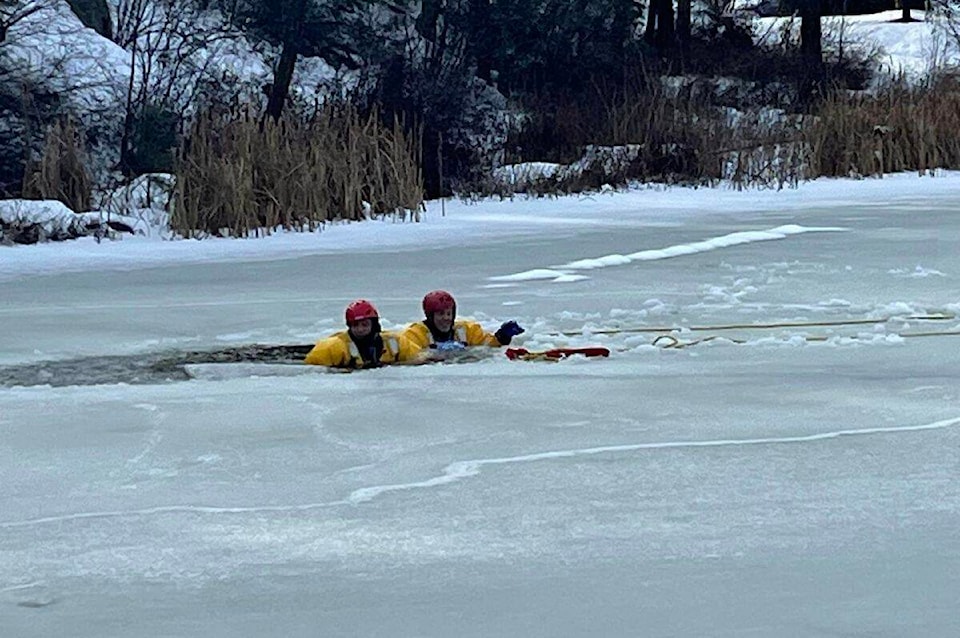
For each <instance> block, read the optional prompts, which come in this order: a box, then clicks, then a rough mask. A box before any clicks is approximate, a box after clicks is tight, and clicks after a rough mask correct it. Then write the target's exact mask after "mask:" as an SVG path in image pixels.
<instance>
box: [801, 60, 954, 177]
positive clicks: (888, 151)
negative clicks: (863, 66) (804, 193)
mask: <svg viewBox="0 0 960 638" xmlns="http://www.w3.org/2000/svg"><path fill="white" fill-rule="evenodd" d="M803 139H804V143H805V144H806V146H807V147H808V148H809V149H810V157H811V172H812V173H813V175H814V176H820V175H826V176H848V175H883V174H884V173H891V172H899V171H908V170H916V171H920V172H923V171H929V170H933V169H937V168H947V169H955V168H960V85H958V83H957V82H956V80H955V79H951V78H949V77H940V78H937V79H936V80H934V81H932V82H930V83H927V84H923V85H909V84H907V83H905V82H894V83H891V84H890V85H889V86H887V87H885V88H883V89H882V90H881V91H878V92H876V93H874V94H861V95H852V94H847V93H841V92H835V93H832V94H830V95H828V96H827V97H826V98H825V99H824V101H823V103H822V105H821V106H820V108H819V109H818V112H817V117H816V118H815V119H814V121H813V123H812V124H811V125H810V126H808V127H806V128H805V129H804V131H803Z"/></svg>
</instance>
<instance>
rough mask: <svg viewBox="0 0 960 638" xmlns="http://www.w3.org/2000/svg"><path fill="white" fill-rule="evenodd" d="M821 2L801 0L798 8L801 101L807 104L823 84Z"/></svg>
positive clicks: (818, 0)
mask: <svg viewBox="0 0 960 638" xmlns="http://www.w3.org/2000/svg"><path fill="white" fill-rule="evenodd" d="M820 1H821V0H802V1H801V8H800V58H801V60H802V62H803V69H804V73H803V85H802V86H801V87H800V96H801V99H802V100H803V101H805V102H808V101H809V100H810V99H811V98H812V97H813V96H814V94H815V93H816V92H817V91H819V89H820V85H821V84H822V82H823V32H822V30H821V27H820V19H821V17H822V6H821V4H820Z"/></svg>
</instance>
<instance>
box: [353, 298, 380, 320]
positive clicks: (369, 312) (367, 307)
mask: <svg viewBox="0 0 960 638" xmlns="http://www.w3.org/2000/svg"><path fill="white" fill-rule="evenodd" d="M346 318H347V325H350V324H351V323H354V322H356V321H363V320H364V319H379V318H380V315H379V313H377V309H376V308H374V307H373V304H372V303H370V302H369V301H367V300H366V299H357V300H356V301H354V302H353V303H351V304H350V305H349V306H347V312H346Z"/></svg>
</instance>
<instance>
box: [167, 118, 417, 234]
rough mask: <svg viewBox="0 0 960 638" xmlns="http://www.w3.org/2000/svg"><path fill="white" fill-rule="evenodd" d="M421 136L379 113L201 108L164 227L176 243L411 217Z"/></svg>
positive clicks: (186, 144) (182, 157)
mask: <svg viewBox="0 0 960 638" xmlns="http://www.w3.org/2000/svg"><path fill="white" fill-rule="evenodd" d="M419 153H420V140H419V139H418V137H417V136H416V135H408V134H407V133H405V132H404V129H403V126H402V125H401V124H400V123H399V122H395V123H394V124H393V126H392V127H387V126H385V125H383V124H382V123H381V121H380V118H379V116H378V114H377V113H375V112H374V113H370V114H369V115H366V116H363V115H361V114H360V113H359V112H358V111H357V109H355V108H354V107H352V106H350V105H343V104H339V105H333V104H330V105H327V106H324V107H322V108H321V109H319V110H318V111H317V112H316V114H315V115H314V116H313V117H312V118H310V119H309V120H308V121H302V120H298V119H295V118H293V117H287V118H285V119H282V120H280V121H279V122H275V121H273V120H271V119H265V120H261V119H258V118H256V117H254V115H253V114H252V112H251V111H250V110H243V111H236V112H232V113H214V112H208V113H206V114H204V115H203V116H201V117H198V118H197V120H196V121H195V122H194V124H193V126H192V128H191V129H190V131H189V133H188V135H187V136H186V139H185V142H184V144H183V148H182V150H181V151H180V153H179V157H178V162H177V169H176V177H177V181H176V184H177V185H176V190H175V192H174V197H173V200H172V206H173V210H172V213H171V226H172V228H173V230H175V231H176V232H178V233H179V234H181V235H183V236H184V237H202V236H207V235H217V236H230V237H247V236H251V235H259V234H261V233H270V232H271V231H272V230H273V229H276V228H284V229H290V230H313V229H315V228H317V227H318V226H320V225H322V224H323V223H324V222H326V221H331V220H359V219H364V218H366V217H369V216H372V215H389V214H397V215H401V216H403V217H406V216H407V215H410V216H413V217H416V216H417V215H418V214H419V213H418V211H419V209H420V207H421V205H422V202H423V187H422V181H423V180H422V176H421V171H420V162H419V160H420V157H419Z"/></svg>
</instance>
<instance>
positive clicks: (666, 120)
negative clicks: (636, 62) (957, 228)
mask: <svg viewBox="0 0 960 638" xmlns="http://www.w3.org/2000/svg"><path fill="white" fill-rule="evenodd" d="M554 99H557V98H554ZM735 106H736V108H734V105H731V106H726V107H725V106H721V105H718V98H717V87H716V86H713V85H711V82H710V81H703V80H700V81H694V82H690V83H679V82H678V83H677V84H675V85H673V86H670V85H665V84H662V83H660V82H645V83H641V84H636V85H635V86H633V87H632V88H631V89H627V90H620V91H618V92H617V93H615V94H613V95H612V96H609V95H605V94H604V93H603V92H602V91H598V95H597V96H596V97H595V98H594V99H586V100H585V99H575V100H574V99H571V100H569V101H566V102H563V103H560V104H557V108H556V110H555V111H553V112H552V113H551V114H548V116H539V117H538V116H535V122H534V125H533V126H532V127H531V128H530V129H528V132H527V133H528V135H529V136H528V137H527V138H526V139H524V138H523V136H520V137H519V138H517V139H515V140H514V148H515V149H522V150H523V152H524V153H522V154H521V153H518V152H516V151H515V152H514V155H513V156H512V157H510V156H508V161H526V160H530V159H543V157H542V156H541V157H540V158H535V157H532V156H531V155H532V154H535V153H536V150H537V149H538V147H539V149H540V151H541V152H543V151H546V154H547V155H548V157H549V159H550V160H553V161H559V162H561V163H565V164H567V167H566V168H563V169H561V170H558V171H556V172H554V173H553V174H552V176H550V177H538V176H531V177H530V178H529V179H520V180H515V181H514V182H513V183H509V184H502V183H496V182H494V183H490V184H485V185H483V188H484V189H485V190H487V191H488V192H492V193H496V194H500V195H512V194H513V193H514V192H517V191H524V192H527V193H532V194H537V195H544V194H557V193H564V192H577V191H581V190H592V189H596V188H599V187H600V186H601V185H603V184H611V185H623V184H626V183H627V182H630V181H641V182H666V183H688V184H712V183H715V182H717V181H718V180H726V181H729V182H730V183H732V184H733V185H734V186H735V187H738V188H746V187H776V188H782V187H784V186H788V185H795V184H796V183H798V182H799V181H802V180H807V179H814V178H817V177H821V176H831V177H833V176H837V177H850V176H853V177H859V176H865V175H883V174H884V173H889V172H899V171H907V170H916V171H921V172H923V171H929V170H933V169H936V168H948V169H954V168H960V80H958V78H951V77H949V76H940V77H938V78H936V79H935V80H931V81H930V82H927V83H924V84H921V85H911V84H908V83H906V82H904V81H892V82H890V83H888V84H887V85H886V86H883V87H881V88H879V89H875V90H872V91H846V90H840V89H837V90H833V91H829V92H827V93H826V95H825V97H824V98H823V99H822V100H820V102H819V103H818V104H816V105H814V107H813V108H812V109H811V112H809V113H807V114H800V113H796V114H791V113H788V112H787V111H785V110H783V109H774V108H769V107H764V106H762V104H758V103H754V104H753V105H750V104H744V103H740V104H735ZM553 114H556V115H555V116H554V115H553ZM554 117H555V119H554ZM597 146H605V147H607V151H608V152H606V153H602V152H599V151H598V149H597ZM531 151H534V153H531ZM551 152H552V157H550V156H549V155H550V154H551ZM524 155H526V156H524ZM571 157H572V158H576V159H574V160H572V161H571V159H570V158H571Z"/></svg>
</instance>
